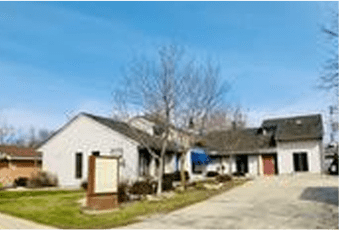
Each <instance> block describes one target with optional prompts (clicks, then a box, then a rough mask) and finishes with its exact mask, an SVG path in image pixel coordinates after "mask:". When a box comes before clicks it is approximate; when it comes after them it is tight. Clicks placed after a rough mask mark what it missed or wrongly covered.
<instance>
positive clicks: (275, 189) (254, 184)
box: [125, 173, 338, 229]
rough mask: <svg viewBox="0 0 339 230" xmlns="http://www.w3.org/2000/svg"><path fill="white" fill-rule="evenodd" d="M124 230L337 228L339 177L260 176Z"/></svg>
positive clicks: (304, 175)
mask: <svg viewBox="0 0 339 230" xmlns="http://www.w3.org/2000/svg"><path fill="white" fill-rule="evenodd" d="M125 228H157V229H160V228H177V229H179V228H197V229H199V228H219V229H225V228H226V229H237V228H241V229H242V228H246V229H249V228H252V229H253V228H285V229H291V228H299V229H300V228H303V229H306V228H312V229H315V228H338V177H334V176H325V175H312V174H309V173H307V174H298V175H293V176H292V175H285V176H272V177H260V178H257V179H255V180H254V181H251V182H248V183H247V184H245V185H243V186H241V187H238V188H235V189H233V190H231V191H228V192H225V193H224V194H221V195H219V196H217V197H214V198H212V199H209V200H207V201H204V202H201V203H198V204H196V205H193V206H190V207H187V208H184V209H181V210H178V211H175V212H172V213H170V214H167V215H159V216H154V217H152V218H149V219H146V220H144V221H143V222H140V223H136V224H132V225H128V226H126V227H125Z"/></svg>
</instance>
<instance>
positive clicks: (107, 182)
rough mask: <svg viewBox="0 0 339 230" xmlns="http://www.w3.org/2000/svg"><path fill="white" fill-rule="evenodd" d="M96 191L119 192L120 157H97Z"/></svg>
mask: <svg viewBox="0 0 339 230" xmlns="http://www.w3.org/2000/svg"><path fill="white" fill-rule="evenodd" d="M94 181H95V185H94V193H112V192H114V193H116V192H118V159H117V158H96V160H95V179H94Z"/></svg>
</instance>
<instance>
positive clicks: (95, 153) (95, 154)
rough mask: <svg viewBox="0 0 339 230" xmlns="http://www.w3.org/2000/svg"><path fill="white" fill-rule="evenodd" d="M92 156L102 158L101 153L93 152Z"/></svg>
mask: <svg viewBox="0 0 339 230" xmlns="http://www.w3.org/2000/svg"><path fill="white" fill-rule="evenodd" d="M92 155H93V156H96V157H98V156H100V152H99V151H93V152H92Z"/></svg>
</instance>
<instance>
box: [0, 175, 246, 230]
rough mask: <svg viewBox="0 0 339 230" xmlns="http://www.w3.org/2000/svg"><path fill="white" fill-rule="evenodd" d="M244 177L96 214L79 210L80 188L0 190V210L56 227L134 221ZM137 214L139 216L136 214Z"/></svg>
mask: <svg viewBox="0 0 339 230" xmlns="http://www.w3.org/2000/svg"><path fill="white" fill-rule="evenodd" d="M243 183H245V181H237V180H236V181H233V182H228V183H227V184H225V186H224V187H223V188H221V189H219V190H203V189H200V190H198V189H194V190H187V191H185V192H181V193H176V194H175V195H174V196H173V197H172V198H168V199H163V200H161V201H140V202H135V203H133V204H131V205H128V206H126V207H124V208H121V209H120V210H119V211H116V212H112V213H105V214H100V215H88V214H84V213H82V212H81V208H80V204H79V203H78V200H80V199H81V198H84V197H85V192H84V191H80V190H79V191H23V192H6V191H0V212H3V213H8V214H11V215H13V216H18V217H22V218H25V219H30V220H33V221H36V222H39V223H42V224H46V225H50V226H54V227H57V228H113V227H118V226H121V225H126V224H129V223H133V222H136V221H138V219H140V217H141V216H145V215H146V216H147V215H150V214H155V213H167V212H170V211H172V210H175V209H178V208H182V207H185V206H187V205H190V204H193V203H196V202H199V201H202V200H205V199H207V198H209V197H211V196H214V195H217V194H220V193H222V192H224V191H226V190H228V189H230V188H233V187H234V186H237V185H240V184H243ZM138 217H139V218H138Z"/></svg>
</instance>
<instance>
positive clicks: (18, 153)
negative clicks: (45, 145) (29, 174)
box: [0, 145, 41, 158]
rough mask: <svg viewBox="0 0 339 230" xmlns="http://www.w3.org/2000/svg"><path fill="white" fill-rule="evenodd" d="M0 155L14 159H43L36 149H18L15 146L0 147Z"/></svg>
mask: <svg viewBox="0 0 339 230" xmlns="http://www.w3.org/2000/svg"><path fill="white" fill-rule="evenodd" d="M0 154H1V155H7V156H11V157H13V158H41V153H39V152H36V151H35V150H34V148H27V147H18V146H15V145H0Z"/></svg>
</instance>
